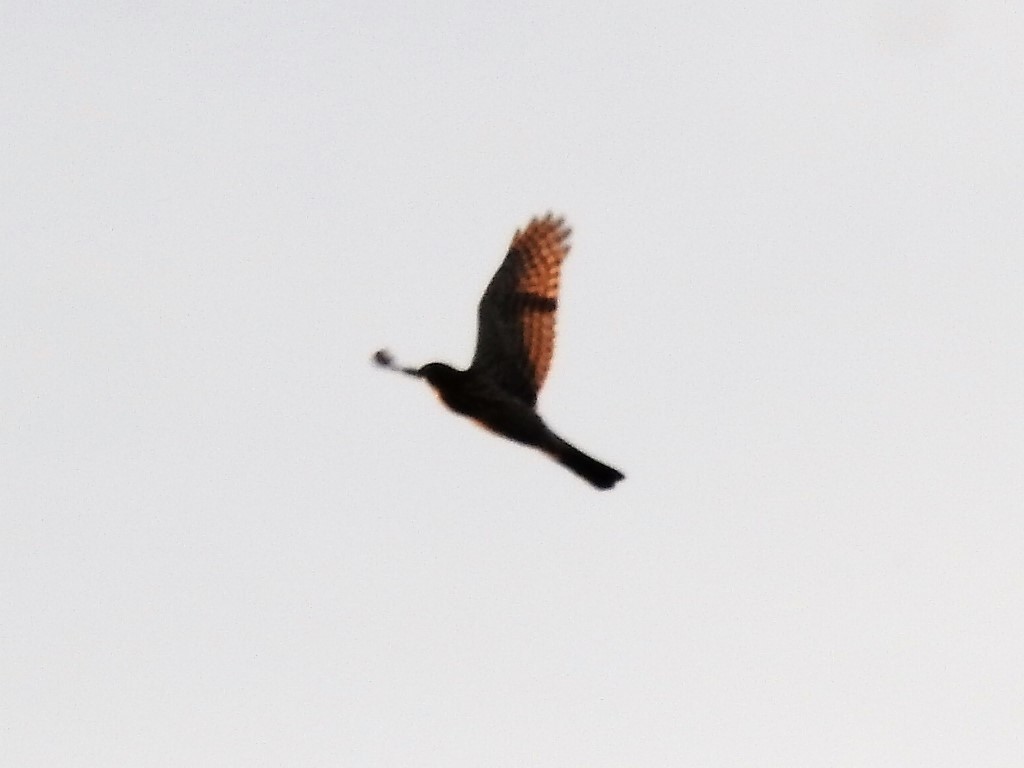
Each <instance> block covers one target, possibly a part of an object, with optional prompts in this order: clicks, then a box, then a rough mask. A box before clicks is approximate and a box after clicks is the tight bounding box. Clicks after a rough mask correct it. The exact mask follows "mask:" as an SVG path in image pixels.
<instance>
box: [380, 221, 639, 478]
mask: <svg viewBox="0 0 1024 768" xmlns="http://www.w3.org/2000/svg"><path fill="white" fill-rule="evenodd" d="M571 234H572V230H571V229H570V228H569V227H568V226H566V223H565V219H564V218H560V217H559V218H556V217H555V216H554V215H553V214H552V213H550V212H549V213H547V214H546V215H544V216H541V217H534V218H532V219H531V220H530V222H529V224H527V226H526V227H525V229H522V230H516V233H515V235H513V237H512V242H511V244H510V245H509V248H508V252H507V253H506V255H505V258H504V260H503V261H502V262H501V265H500V266H499V267H498V270H497V272H495V273H494V277H493V278H491V281H490V283H489V284H488V286H487V289H486V290H485V291H484V294H483V297H482V298H481V299H480V304H479V307H478V309H477V341H476V351H475V353H474V355H473V360H472V362H471V363H470V366H469V368H467V369H466V370H459V369H458V368H453V367H452V366H450V365H448V364H446V363H440V362H432V363H427V364H426V365H423V366H421V367H419V368H410V367H404V366H400V365H398V364H396V363H395V360H394V357H393V356H392V355H391V353H390V352H388V351H387V350H386V349H381V350H378V351H377V352H376V354H375V355H374V356H373V361H374V362H375V363H377V364H378V365H380V366H382V367H385V368H389V369H392V370H396V371H400V372H402V373H405V374H408V375H410V376H414V377H417V378H420V379H424V380H425V381H426V382H427V384H429V385H430V386H431V387H432V388H433V389H434V390H435V392H436V393H437V394H438V396H439V397H440V399H441V401H442V402H443V403H444V404H445V405H446V406H447V407H448V408H450V409H451V410H452V411H454V412H455V413H458V414H460V415H462V416H465V417H468V418H469V419H471V420H473V421H475V422H476V423H477V424H479V425H481V426H483V427H485V428H487V429H489V430H491V431H492V432H494V433H496V434H498V435H500V436H502V437H505V438H508V439H510V440H514V441H516V442H518V443H522V444H524V445H527V446H530V447H532V448H536V449H538V450H540V451H542V452H543V453H545V454H547V455H548V456H549V457H551V458H552V459H554V460H555V461H557V462H558V463H559V464H561V465H562V466H564V467H566V468H568V469H569V470H571V471H572V472H575V473H576V474H577V475H579V476H580V477H582V478H583V479H584V480H586V481H587V482H589V483H590V484H591V485H593V486H594V487H595V488H598V489H601V490H606V489H609V488H612V487H613V486H614V485H615V484H616V483H617V482H619V481H620V480H622V479H624V478H625V475H624V474H623V473H622V472H620V471H619V470H617V469H615V468H614V467H611V466H609V465H607V464H605V463H603V462H600V461H598V460H597V459H595V458H593V457H591V456H589V455H587V454H586V453H584V452H583V451H581V450H579V449H578V448H576V447H575V446H574V445H572V444H571V443H569V442H567V441H566V440H563V439H562V438H561V437H559V436H558V435H557V434H555V432H553V431H552V430H551V429H550V428H549V427H548V425H547V424H546V423H545V422H544V420H543V419H542V418H541V416H540V414H539V413H537V408H536V405H537V394H538V392H539V391H540V389H541V387H542V386H543V385H544V381H545V379H546V378H547V375H548V370H549V369H550V367H551V358H552V356H553V354H554V349H555V315H556V313H557V310H558V288H559V279H560V276H561V268H562V262H563V261H564V260H565V258H566V256H567V255H568V254H569V249H570V244H569V238H570V235H571Z"/></svg>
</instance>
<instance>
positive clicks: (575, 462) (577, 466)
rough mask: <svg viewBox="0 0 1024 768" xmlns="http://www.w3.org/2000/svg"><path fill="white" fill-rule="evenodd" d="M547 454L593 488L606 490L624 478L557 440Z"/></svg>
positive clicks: (615, 471)
mask: <svg viewBox="0 0 1024 768" xmlns="http://www.w3.org/2000/svg"><path fill="white" fill-rule="evenodd" d="M548 454H549V455H550V456H551V457H552V458H553V459H554V460H555V461H557V462H558V463H559V464H561V465H562V466H563V467H566V468H567V469H571V470H572V471H573V472H575V473H576V474H577V475H579V476H580V477H582V478H583V479H584V480H586V481H587V482H588V483H590V484H591V485H593V486H594V487H595V488H600V489H601V490H606V489H608V488H611V487H612V486H613V485H615V484H616V483H617V482H619V480H622V479H623V478H625V477H626V476H625V475H624V474H622V473H621V472H619V470H617V469H615V468H614V467H609V466H608V465H607V464H602V463H601V462H600V461H598V460H597V459H595V458H592V457H590V456H587V454H585V453H584V452H583V451H581V450H579V449H578V448H576V447H575V446H573V445H570V444H569V443H567V442H565V441H564V440H559V441H558V443H557V444H556V445H554V446H553V447H552V448H551V449H550V450H549V451H548Z"/></svg>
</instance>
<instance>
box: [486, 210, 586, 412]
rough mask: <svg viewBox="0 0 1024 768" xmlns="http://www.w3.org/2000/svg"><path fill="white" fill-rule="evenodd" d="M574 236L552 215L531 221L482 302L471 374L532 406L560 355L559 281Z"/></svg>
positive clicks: (562, 222)
mask: <svg viewBox="0 0 1024 768" xmlns="http://www.w3.org/2000/svg"><path fill="white" fill-rule="evenodd" d="M571 232H572V230H570V229H569V228H568V227H567V226H566V225H565V220H564V219H561V218H558V219H556V218H555V217H554V216H552V215H551V214H550V213H549V214H547V215H546V216H545V217H544V218H542V219H533V220H531V221H530V223H529V224H528V225H527V227H526V229H525V230H523V231H521V232H519V231H517V232H516V234H515V236H514V237H513V238H512V244H511V245H510V246H509V251H508V255H506V256H505V260H504V261H503V262H502V263H501V266H500V267H499V268H498V271H497V272H496V273H495V274H494V277H493V278H491V282H490V284H489V285H488V286H487V290H486V291H484V295H483V298H482V299H480V309H479V313H478V314H479V327H478V329H477V341H476V354H475V355H474V356H473V365H472V368H473V369H475V370H477V371H479V372H481V373H484V374H486V375H487V376H488V377H490V378H492V379H493V380H494V381H495V382H497V383H498V384H499V385H500V386H501V387H502V388H503V389H505V390H506V391H507V392H509V393H511V394H513V395H515V396H516V397H518V398H520V399H521V400H523V401H525V402H527V403H529V404H530V405H531V406H532V405H534V404H535V403H536V402H537V392H538V391H539V390H540V388H541V386H542V385H543V384H544V379H545V378H546V377H547V375H548V368H550V367H551V356H552V354H553V353H554V351H555V313H556V310H557V309H558V278H559V275H560V273H561V268H562V262H563V261H564V260H565V257H566V256H567V255H568V253H569V235H570V233H571Z"/></svg>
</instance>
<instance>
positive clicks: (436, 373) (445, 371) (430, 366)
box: [416, 363, 461, 389]
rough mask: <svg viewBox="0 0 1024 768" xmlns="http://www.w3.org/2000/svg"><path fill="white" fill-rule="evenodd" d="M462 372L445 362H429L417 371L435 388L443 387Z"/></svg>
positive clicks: (418, 374) (417, 373)
mask: <svg viewBox="0 0 1024 768" xmlns="http://www.w3.org/2000/svg"><path fill="white" fill-rule="evenodd" d="M460 373H461V371H457V370H455V369H454V368H452V367H451V366H450V365H445V364H444V363H427V364H426V365H424V366H423V367H422V368H420V369H419V370H418V371H417V372H416V375H417V376H419V377H420V378H421V379H426V380H427V383H428V384H430V386H432V387H433V388H434V389H442V388H444V386H445V385H446V384H448V383H450V382H452V381H453V380H454V379H455V378H457V377H458V375H459V374H460Z"/></svg>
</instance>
